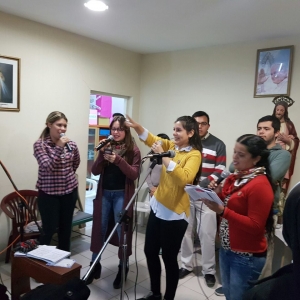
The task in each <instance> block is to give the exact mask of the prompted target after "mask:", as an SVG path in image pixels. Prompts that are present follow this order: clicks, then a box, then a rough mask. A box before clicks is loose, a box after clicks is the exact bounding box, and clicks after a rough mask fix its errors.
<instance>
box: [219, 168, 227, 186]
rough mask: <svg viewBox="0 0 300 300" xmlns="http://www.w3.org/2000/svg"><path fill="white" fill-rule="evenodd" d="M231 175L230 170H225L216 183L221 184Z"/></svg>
mask: <svg viewBox="0 0 300 300" xmlns="http://www.w3.org/2000/svg"><path fill="white" fill-rule="evenodd" d="M229 175H230V172H229V171H227V170H223V172H222V173H221V177H220V178H218V180H217V181H216V185H219V184H220V183H221V182H222V181H223V180H224V179H225V178H227V177H228V176H229Z"/></svg>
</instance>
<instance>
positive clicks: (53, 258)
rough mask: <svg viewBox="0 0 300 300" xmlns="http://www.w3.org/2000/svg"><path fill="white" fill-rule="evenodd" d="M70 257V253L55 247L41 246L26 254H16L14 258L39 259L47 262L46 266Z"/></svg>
mask: <svg viewBox="0 0 300 300" xmlns="http://www.w3.org/2000/svg"><path fill="white" fill-rule="evenodd" d="M70 255H71V252H68V251H63V250H60V249H57V248H56V247H55V246H46V245H41V246H39V247H38V248H36V249H34V250H31V251H29V252H27V253H22V252H16V253H15V256H25V257H29V258H35V259H40V260H43V261H45V262H47V264H48V265H55V264H56V263H57V262H59V261H61V260H62V259H64V258H66V257H68V256H70Z"/></svg>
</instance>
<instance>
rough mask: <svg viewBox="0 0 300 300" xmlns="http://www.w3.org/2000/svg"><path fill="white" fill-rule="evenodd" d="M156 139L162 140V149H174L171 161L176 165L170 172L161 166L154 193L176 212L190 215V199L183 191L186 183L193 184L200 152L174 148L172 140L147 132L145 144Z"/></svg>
mask: <svg viewBox="0 0 300 300" xmlns="http://www.w3.org/2000/svg"><path fill="white" fill-rule="evenodd" d="M158 140H161V141H162V148H163V149H164V151H168V150H174V151H175V153H176V155H175V157H173V158H172V161H174V162H175V163H176V166H175V168H174V170H173V171H172V172H167V170H166V167H165V166H164V164H163V166H162V171H161V177H160V184H159V185H158V188H157V190H156V191H155V193H154V196H155V198H156V200H157V201H158V202H160V203H161V204H163V205H164V206H165V207H167V208H168V209H170V210H172V211H174V212H175V213H177V214H182V213H183V212H185V214H186V215H187V217H188V216H189V215H190V199H189V196H188V194H187V193H186V192H185V190H184V187H185V186H186V184H193V181H194V179H195V177H196V175H197V173H198V170H199V168H200V165H201V152H200V151H199V150H196V149H192V150H191V151H189V152H186V151H178V150H175V144H174V142H172V141H169V140H164V139H161V138H159V137H157V136H154V135H153V134H151V133H150V132H149V134H148V137H147V139H146V141H143V142H144V143H145V144H146V145H148V146H152V144H153V143H154V142H156V141H158Z"/></svg>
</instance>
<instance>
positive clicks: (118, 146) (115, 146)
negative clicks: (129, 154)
mask: <svg viewBox="0 0 300 300" xmlns="http://www.w3.org/2000/svg"><path fill="white" fill-rule="evenodd" d="M110 146H111V149H112V151H113V152H114V153H116V154H117V155H119V156H121V157H122V156H124V154H125V152H126V150H127V147H126V144H125V142H115V141H113V142H111V143H110Z"/></svg>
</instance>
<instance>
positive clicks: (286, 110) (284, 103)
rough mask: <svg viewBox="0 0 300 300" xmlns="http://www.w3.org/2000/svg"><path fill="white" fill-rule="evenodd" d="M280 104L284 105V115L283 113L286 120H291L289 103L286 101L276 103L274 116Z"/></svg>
mask: <svg viewBox="0 0 300 300" xmlns="http://www.w3.org/2000/svg"><path fill="white" fill-rule="evenodd" d="M278 105H281V106H283V107H284V115H283V118H284V120H285V121H290V118H289V113H288V104H287V103H286V102H284V101H280V102H278V103H276V104H275V107H274V109H273V114H272V116H274V117H276V108H277V106H278Z"/></svg>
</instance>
